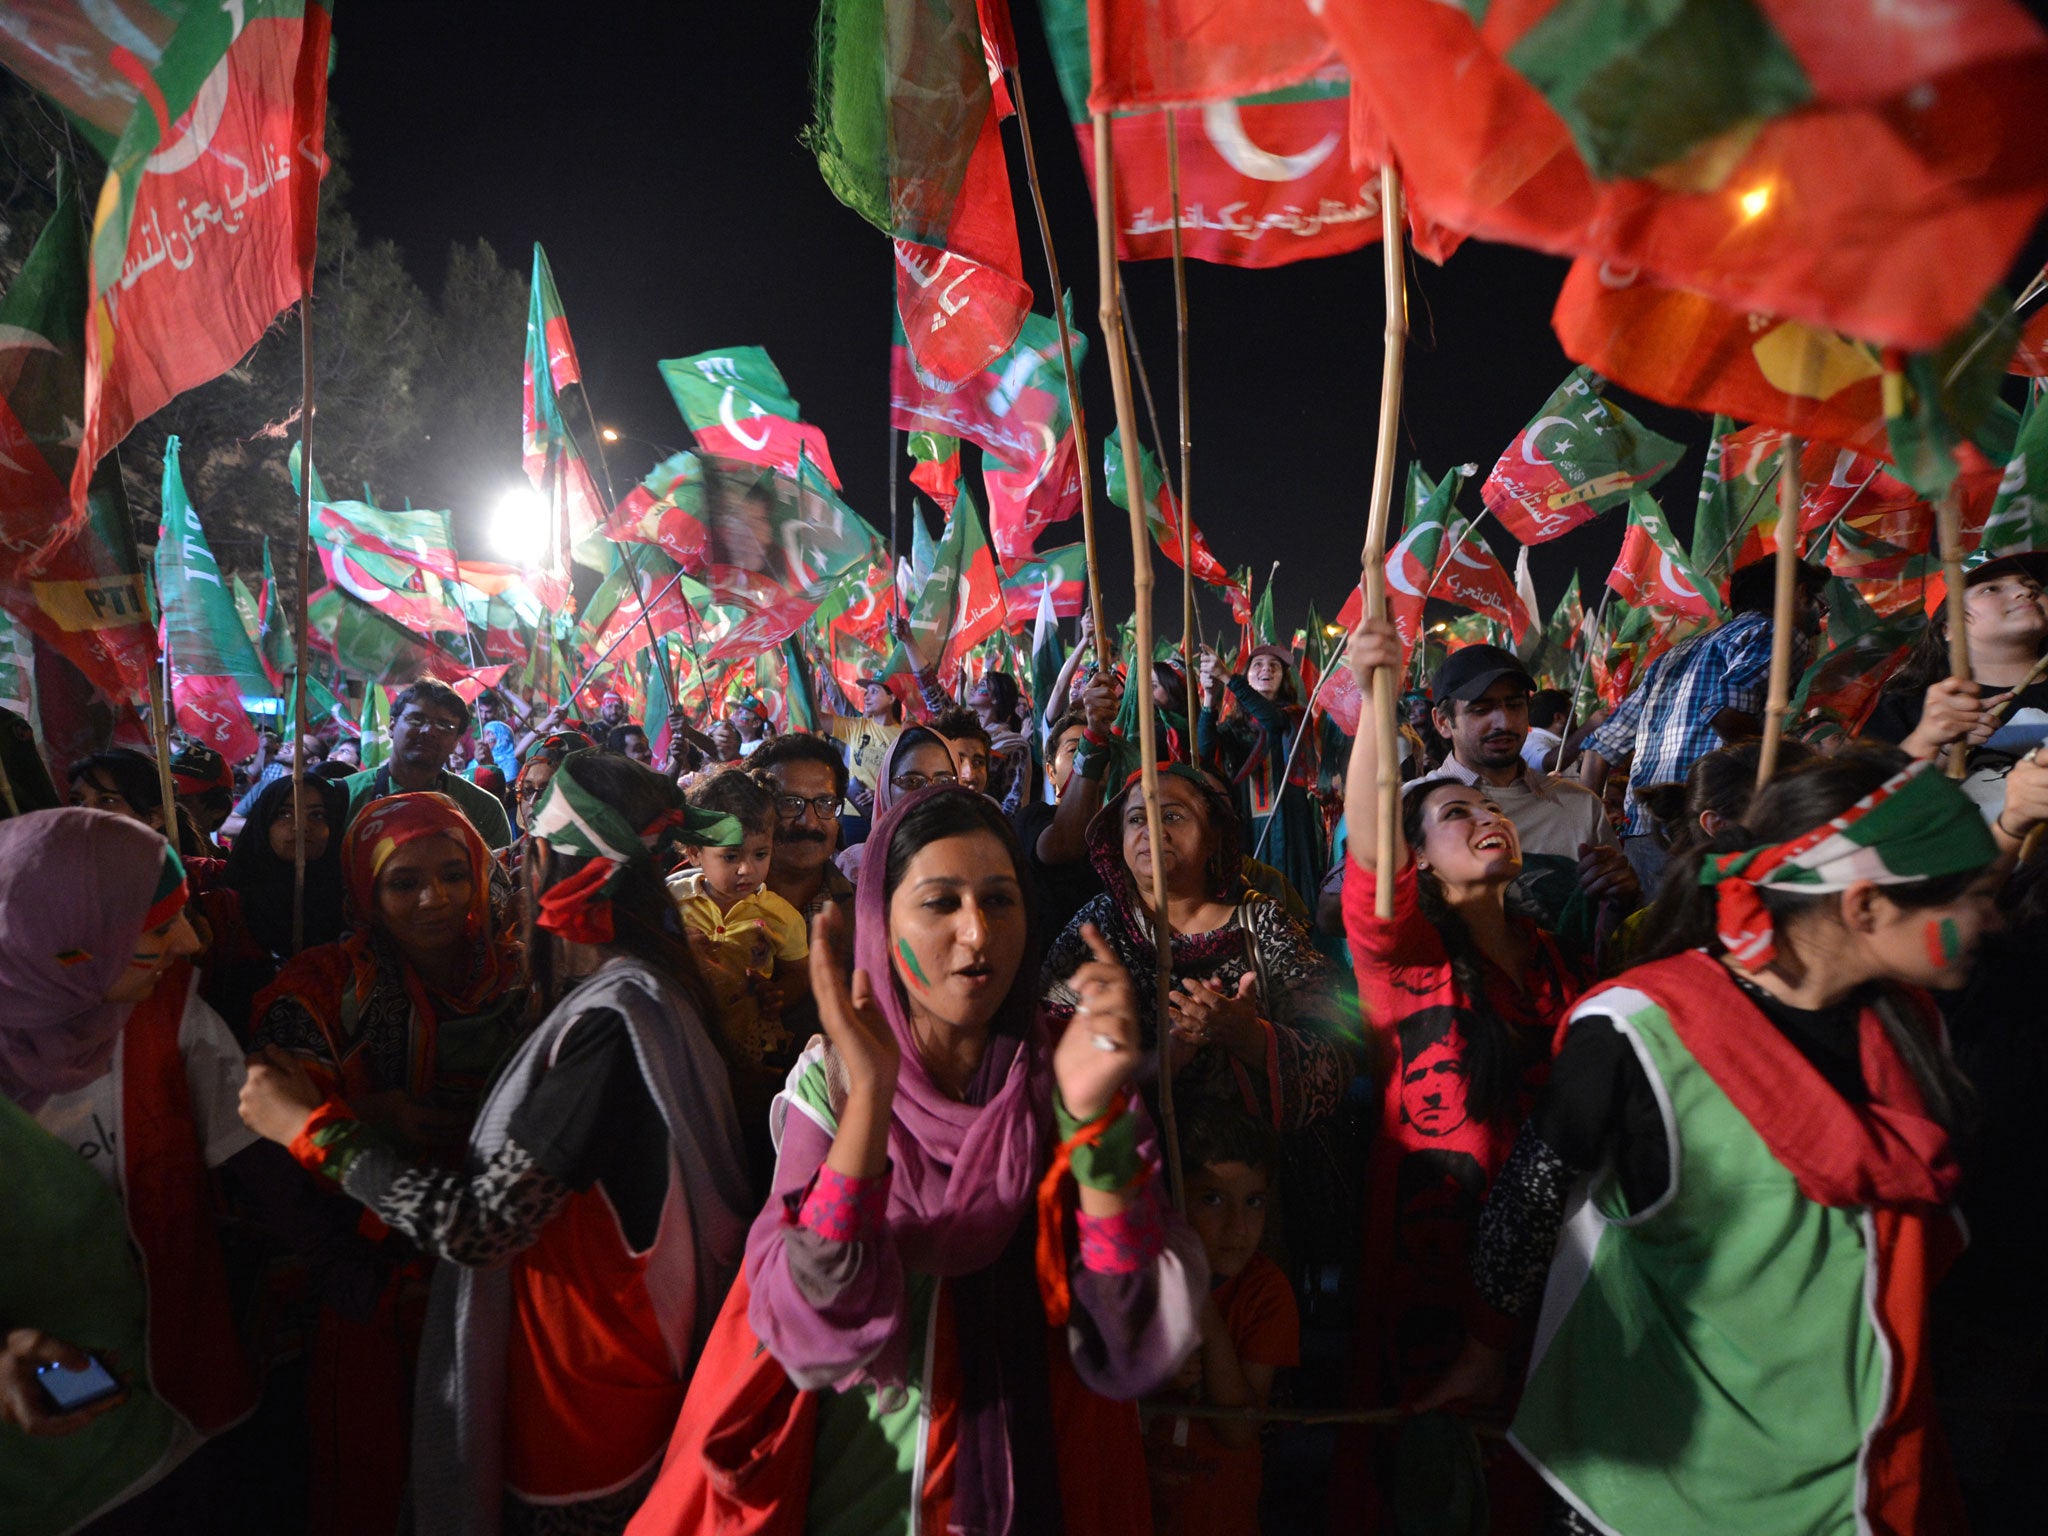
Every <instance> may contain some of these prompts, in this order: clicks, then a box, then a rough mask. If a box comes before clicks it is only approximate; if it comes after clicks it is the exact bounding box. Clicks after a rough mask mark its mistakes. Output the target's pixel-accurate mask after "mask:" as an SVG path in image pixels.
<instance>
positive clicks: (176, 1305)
mask: <svg viewBox="0 0 2048 1536" xmlns="http://www.w3.org/2000/svg"><path fill="white" fill-rule="evenodd" d="M185 903H186V888H185V871H184V867H183V866H182V865H181V864H180V863H179V861H178V856H177V855H176V854H175V853H174V852H173V851H172V850H171V848H170V845H169V844H167V843H166V842H165V841H164V839H163V837H162V835H161V834H159V833H157V832H155V831H153V830H151V829H150V828H149V827H147V826H144V825H143V824H142V823H141V822H138V821H135V820H133V819H131V818H129V817H125V816H120V815H116V814H114V813H112V812H107V811H91V810H84V809H75V808H74V809H66V810H52V811H36V812H32V813H30V814H29V815H26V816H21V817H17V818H15V819H13V820H10V821H6V822H0V934H5V935H6V943H5V944H4V945H0V1170H4V1176H0V1232H4V1233H5V1234H6V1237H5V1240H4V1241H0V1324H4V1326H5V1328H6V1329H7V1330H9V1331H8V1332H7V1333H6V1334H5V1336H4V1339H0V1426H12V1428H4V1427H0V1435H4V1436H5V1437H6V1443H5V1446H4V1454H0V1510H4V1511H5V1512H6V1514H5V1517H4V1520H5V1524H6V1526H7V1529H8V1530H9V1531H10V1532H18V1533H35V1532H42V1531H51V1532H56V1531H65V1530H70V1529H72V1528H73V1527H75V1526H77V1525H78V1524H80V1523H81V1522H82V1521H85V1520H87V1519H89V1518H92V1517H94V1516H96V1515H98V1514H100V1513H102V1512H104V1511H106V1510H108V1509H110V1508H112V1507H113V1506H115V1505H118V1504H121V1503H122V1502H123V1501H124V1500H125V1499H127V1498H128V1496H129V1494H130V1493H131V1492H133V1491H134V1490H136V1489H138V1488H141V1487H145V1486H147V1485H149V1484H151V1483H157V1484H158V1486H157V1487H155V1488H152V1489H151V1491H150V1492H149V1493H148V1494H147V1495H145V1496H144V1497H145V1499H146V1500H147V1501H148V1504H149V1518H150V1519H152V1520H156V1521H157V1528H159V1529H171V1528H176V1526H177V1522H178V1521H180V1520H183V1519H185V1518H186V1517H188V1516H190V1515H192V1514H194V1513H196V1511H195V1509H194V1507H193V1506H194V1504H195V1502H202V1503H203V1502H204V1500H205V1493H204V1490H203V1489H200V1488H198V1487H197V1486H196V1485H197V1484H199V1483H202V1482H204V1481H205V1479H204V1478H187V1477H176V1478H171V1479H170V1480H168V1481H160V1480H162V1479H165V1477H166V1474H167V1473H169V1472H171V1470H172V1469H173V1468H176V1467H178V1466H179V1464H180V1463H182V1462H183V1461H184V1460H185V1458H186V1457H188V1456H189V1455H191V1453H192V1452H194V1451H195V1450H197V1449H198V1448H199V1447H200V1446H201V1445H202V1443H203V1442H204V1440H205V1439H206V1437H208V1436H210V1435H213V1434H215V1433H217V1432H219V1431H220V1430H222V1429H224V1428H226V1427H227V1426H229V1425H230V1424H233V1423H234V1422H235V1421H236V1420H238V1419H240V1418H242V1417H243V1416H244V1415H246V1414H247V1413H248V1412H249V1410H250V1409H251V1407H253V1406H254V1403H255V1389H254V1385H253V1382H252V1380H251V1378H250V1375H249V1372H248V1370H247V1368H246V1366H245V1364H244V1362H243V1357H242V1350H241V1346H240V1344H239V1342H238V1339H237V1335H236V1330H235V1327H234V1323H233V1320H232V1318H231V1316H230V1312H229V1306H228V1291H227V1279H226V1272H225V1269H224V1266H223V1264H222V1260H221V1252H220V1244H219V1241H218V1238H217V1236H216V1233H215V1225H214V1221H215V1211H214V1209H213V1194H212V1187H211V1181H210V1178H209V1172H210V1170H213V1169H217V1168H220V1167H221V1166H222V1165H223V1164H226V1163H228V1162H229V1160H230V1159H231V1158H236V1157H238V1155H240V1154H243V1153H244V1152H245V1151H246V1150H247V1149H249V1148H250V1147H251V1143H252V1142H253V1140H254V1137H253V1136H252V1135H251V1134H250V1133H249V1132H248V1131H247V1130H246V1129H244V1128H243V1126H242V1125H241V1123H240V1119H239V1117H238V1116H237V1114H236V1109H235V1103H236V1096H237V1094H238V1093H239V1091H240V1089H241V1083H242V1077H243V1067H242V1055H241V1049H240V1047H239V1046H237V1045H236V1044H235V1040H234V1037H233V1036H232V1035H231V1034H229V1032H228V1029H227V1026H226V1025H225V1024H224V1023H223V1022H222V1021H221V1018H220V1016H219V1015H218V1014H217V1013H215V1012H214V1011H213V1010H212V1009H211V1008H209V1007H208V1006H207V1005H206V1004H205V1003H204V1002H202V1001H200V999H199V998H198V996H197V994H196V991H195V982H196V978H195V975H194V973H193V970H192V966H191V964H190V963H189V960H188V958H187V957H189V956H190V955H192V954H193V953H194V952H195V951H196V950H197V949H198V948H199V941H198V938H197V936H196V935H195V934H194V933H193V931H192V925H191V924H190V922H188V921H187V920H186V917H185ZM258 1156H259V1157H260V1156H261V1152H259V1153H258ZM138 1260H139V1261H140V1262H139V1263H138ZM145 1276H146V1277H147V1278H146V1280H145ZM152 1319H154V1320H159V1321H161V1322H162V1323H163V1324H164V1326H158V1327H152V1326H150V1322H151V1320H152ZM88 1356H90V1357H91V1358H92V1359H94V1360H97V1361H98V1362H100V1364H101V1365H103V1366H104V1367H105V1368H106V1370H107V1371H108V1372H109V1373H110V1374H112V1375H113V1376H114V1377H115V1378H116V1379H117V1380H118V1381H119V1383H120V1384H121V1387H122V1389H123V1391H122V1394H121V1395H120V1396H119V1397H117V1398H114V1399H112V1400H110V1401H107V1402H105V1403H103V1404H100V1405H98V1406H97V1407H95V1408H88V1409H86V1410H84V1411H81V1412H74V1413H68V1414H67V1413H58V1412H56V1411H54V1408H53V1402H54V1400H53V1399H51V1398H49V1397H47V1396H45V1394H44V1388H43V1386H42V1384H40V1383H39V1382H38V1381H37V1379H36V1373H37V1371H38V1369H39V1368H43V1367H48V1366H58V1367H62V1368H64V1369H68V1370H79V1369H85V1368H87V1366H88V1360H87V1358H86V1357H88ZM15 1430H21V1431H25V1432H26V1434H25V1435H24V1434H16V1433H14V1431H15ZM187 1470H189V1471H198V1470H199V1468H198V1466H197V1464H196V1463H195V1465H194V1466H193V1467H192V1468H189V1469H187ZM122 1513H123V1516H124V1517H127V1516H129V1515H130V1514H136V1513H137V1511H136V1510H123V1512H122ZM139 1518H140V1516H139V1514H138V1519H139ZM146 1523H147V1522H144V1524H145V1526H146Z"/></svg>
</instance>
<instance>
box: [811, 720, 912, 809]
mask: <svg viewBox="0 0 2048 1536" xmlns="http://www.w3.org/2000/svg"><path fill="white" fill-rule="evenodd" d="M827 734H828V735H830V736H831V738H832V739H833V740H834V741H836V742H838V743H840V745H842V746H844V747H845V748H846V768H847V771H848V772H849V773H851V774H852V775H853V776H854V777H855V778H856V779H859V780H860V781H861V783H862V784H863V785H865V786H866V787H867V790H868V793H870V794H873V793H874V790H875V785H876V783H877V781H878V780H880V778H881V776H882V764H883V762H884V761H885V760H886V759H887V758H888V756H889V749H890V748H891V747H893V746H894V745H896V738H897V737H898V736H901V735H902V734H903V727H902V726H900V725H888V724H881V725H878V724H876V723H875V722H874V721H873V720H870V719H869V718H868V717H867V716H866V715H834V716H833V717H832V719H831V722H830V725H829V727H828V730H827Z"/></svg>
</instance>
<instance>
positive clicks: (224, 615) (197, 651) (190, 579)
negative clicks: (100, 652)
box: [156, 437, 270, 763]
mask: <svg viewBox="0 0 2048 1536" xmlns="http://www.w3.org/2000/svg"><path fill="white" fill-rule="evenodd" d="M156 590H157V596H158V599H159V600H160V601H161V602H162V604H163V640H164V649H165V650H166V651H167V652H168V653H169V655H170V659H171V703H172V706H173V707H174V709H175V710H176V712H177V717H178V725H179V727H180V728H181V729H183V730H184V731H185V732H186V733H187V734H188V735H191V736H195V737H197V738H198V739H199V740H201V741H203V742H205V743H206V744H207V745H208V746H209V747H212V748H213V749H214V751H216V752H218V753H220V755H221V756H222V757H225V758H226V759H227V760H228V761H229V762H231V763H233V762H239V761H240V760H241V759H242V758H245V757H247V756H249V755H250V754H251V753H253V752H254V751H255V750H256V745H257V743H256V731H255V729H254V727H252V726H251V725H250V724H249V717H248V715H247V714H246V713H245V712H244V711H243V709H242V698H243V696H244V695H248V696H251V697H255V698H261V697H264V696H265V695H267V694H269V692H270V678H269V676H268V674H266V673H265V672H264V670H263V663H262V661H261V660H260V659H259V658H258V657H257V655H256V647H255V646H254V645H252V644H251V643H250V641H249V636H248V633H247V632H246V631H245V630H244V629H243V628H242V619H241V615H240V614H238V613H236V612H235V600H234V597H233V596H232V594H230V593H229V591H228V589H227V585H226V583H225V582H224V581H223V580H222V578H221V569H220V562H219V561H217V560H215V559H214V558H213V550H212V548H211V546H209V545H208V543H207V542H206V530H205V529H204V528H203V527H201V526H200V523H199V513H198V511H197V510H196V509H195V508H194V507H193V505H192V503H191V500H190V499H189V498H188V497H187V496H186V494H185V479H184V476H183V475H182V474H180V473H179V470H178V440H177V438H175V437H173V438H171V439H169V440H168V441H166V442H165V444H164V482H163V521H162V522H161V523H160V524H159V525H158V527H157V543H156Z"/></svg>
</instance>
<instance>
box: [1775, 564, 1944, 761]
mask: <svg viewBox="0 0 2048 1536" xmlns="http://www.w3.org/2000/svg"><path fill="white" fill-rule="evenodd" d="M1822 601H1823V602H1824V603H1825V605H1826V607H1827V625H1826V628H1825V630H1824V632H1823V634H1822V638H1821V644H1820V647H1819V650H1818V652H1817V653H1816V654H1815V656H1814V658H1813V664H1812V665H1811V666H1809V667H1808V668H1807V669H1806V675H1805V676H1804V677H1802V678H1801V679H1800V680H1799V687H1798V689H1797V690H1796V691H1795V692H1794V693H1793V696H1792V718H1793V719H1794V720H1803V719H1804V718H1805V717H1806V716H1807V714H1808V713H1809V712H1819V713H1823V714H1825V715H1827V716H1828V717H1830V718H1831V719H1832V720H1833V721H1834V722H1835V723H1836V724H1838V725H1839V726H1840V727H1841V728H1842V729H1843V730H1844V731H1846V732H1850V733H1854V732H1856V731H1859V730H1861V729H1862V728H1863V723H1864V721H1865V720H1867V719H1868V718H1869V717H1870V711H1871V710H1872V709H1873V708H1875V707H1876V704H1877V698H1878V695H1879V694H1880V693H1881V692H1882V691H1883V689H1884V684H1885V680H1886V679H1887V678H1889V677H1890V676H1891V674H1892V673H1893V672H1894V671H1896V670H1897V669H1898V667H1899V664H1900V663H1901V662H1903V661H1904V660H1905V659H1906V655H1907V653H1908V652H1909V651H1910V650H1911V649H1912V647H1913V643H1914V641H1915V640H1916V639H1918V638H1919V635H1920V632H1921V630H1922V629H1923V628H1924V627H1925V621H1924V620H1923V619H1922V618H1921V616H1920V614H1919V611H1918V610H1917V609H1913V608H1908V609H1906V610H1904V611H1903V612H1902V613H1899V614H1895V615H1893V616H1892V617H1891V618H1884V617H1882V616H1881V615H1879V614H1878V613H1876V612H1875V611H1874V610H1873V609H1872V608H1871V607H1870V605H1869V604H1867V603H1866V602H1864V601H1863V599H1862V597H1861V595H1860V594H1859V593H1858V592H1857V591H1856V584H1855V583H1854V582H1850V581H1843V580H1841V579H1840V578H1839V577H1837V578H1835V579H1834V580H1832V581H1830V582H1829V583H1828V584H1827V587H1826V588H1825V589H1824V591H1823V593H1822Z"/></svg>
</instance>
